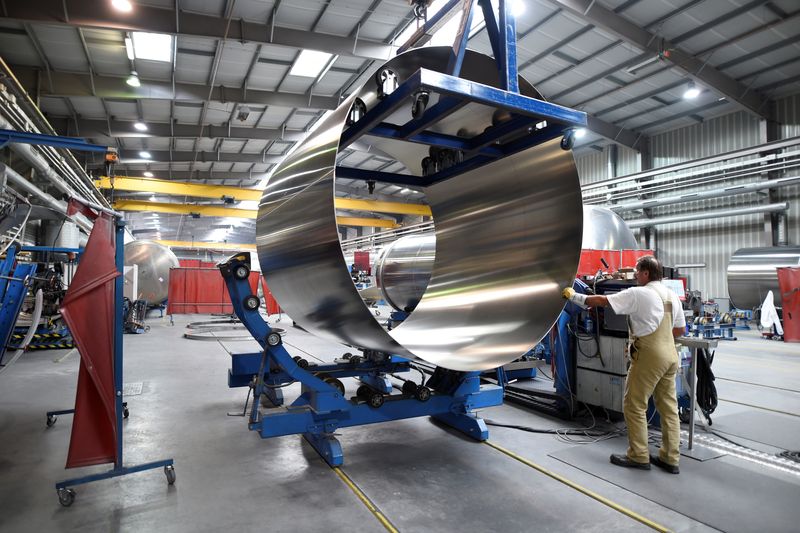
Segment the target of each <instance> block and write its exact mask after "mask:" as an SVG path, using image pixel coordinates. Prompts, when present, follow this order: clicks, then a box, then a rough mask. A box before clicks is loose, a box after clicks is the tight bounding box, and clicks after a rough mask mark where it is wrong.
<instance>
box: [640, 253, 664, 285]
mask: <svg viewBox="0 0 800 533" xmlns="http://www.w3.org/2000/svg"><path fill="white" fill-rule="evenodd" d="M633 275H634V276H635V277H636V282H637V283H638V284H639V285H647V284H648V283H650V282H651V281H658V280H660V279H661V278H662V277H663V273H662V271H661V264H660V263H659V262H658V259H656V258H655V257H653V256H652V255H643V256H642V257H640V258H639V260H638V261H636V270H635V272H634V273H633Z"/></svg>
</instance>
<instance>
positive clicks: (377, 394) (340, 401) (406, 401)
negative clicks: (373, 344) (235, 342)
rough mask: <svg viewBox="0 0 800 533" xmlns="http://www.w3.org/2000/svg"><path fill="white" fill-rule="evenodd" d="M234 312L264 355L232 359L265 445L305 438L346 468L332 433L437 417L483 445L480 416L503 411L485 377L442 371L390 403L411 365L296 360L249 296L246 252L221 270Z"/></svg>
mask: <svg viewBox="0 0 800 533" xmlns="http://www.w3.org/2000/svg"><path fill="white" fill-rule="evenodd" d="M219 269H220V271H221V272H222V276H223V278H224V279H225V284H226V286H227V287H228V292H229V294H230V297H231V302H232V303H233V307H234V311H235V312H236V315H237V316H238V317H239V319H240V320H241V321H242V323H243V324H244V325H245V327H246V328H247V329H248V331H249V332H250V334H251V335H253V338H254V339H255V340H256V341H258V343H259V344H260V345H261V347H262V349H263V351H262V352H259V353H242V354H232V355H231V368H230V370H229V371H228V386H229V387H251V388H252V389H253V403H252V408H251V411H250V414H249V424H248V427H249V429H250V430H252V431H257V432H258V434H259V435H260V436H261V437H262V438H270V437H278V436H282V435H293V434H302V435H303V436H304V437H305V439H306V440H307V441H308V442H309V443H310V444H311V445H312V446H313V447H314V449H315V450H317V452H318V453H319V454H320V456H322V458H323V459H325V461H327V462H328V464H330V465H331V466H339V465H341V464H342V463H343V461H344V456H343V453H342V448H341V445H340V443H339V441H338V440H337V439H336V438H335V437H334V436H333V433H334V432H335V431H336V430H337V429H339V428H344V427H350V426H360V425H364V424H373V423H377V422H386V421H390V420H400V419H403V418H413V417H418V416H432V417H434V418H436V419H437V420H439V421H441V422H443V423H445V424H447V425H449V426H451V427H453V428H455V429H458V430H459V431H462V432H463V433H465V434H466V435H469V436H470V437H472V438H474V439H476V440H485V439H487V438H488V436H489V433H488V430H487V428H486V424H485V423H484V422H483V420H481V419H480V418H478V417H477V416H476V415H475V413H474V411H475V410H476V409H481V408H484V407H490V406H494V405H500V404H502V403H503V390H502V388H501V387H499V386H496V385H481V383H480V375H479V373H478V372H455V371H450V370H445V369H441V368H438V369H436V372H434V374H433V375H432V376H431V377H430V378H428V380H427V382H426V383H423V384H420V385H417V384H414V383H410V385H409V382H405V386H404V387H403V393H402V394H394V395H387V394H386V393H387V392H390V391H391V383H390V382H389V380H388V378H387V376H388V375H390V374H391V375H395V374H398V373H402V372H408V371H409V370H410V369H411V363H410V362H409V361H408V360H407V359H403V358H400V357H397V356H390V355H387V354H384V353H380V352H372V351H369V350H365V351H364V352H363V356H351V357H349V358H347V359H337V360H336V361H335V362H334V363H325V364H313V363H309V362H308V361H305V360H304V359H301V358H299V357H296V358H292V356H291V355H289V353H288V352H287V351H286V349H285V348H284V347H283V344H282V341H281V337H280V335H279V334H278V333H276V332H275V331H273V330H272V328H271V327H270V326H269V324H267V322H266V321H264V319H263V318H262V317H261V315H260V314H259V311H258V309H259V305H258V299H257V297H256V296H255V295H252V294H251V293H250V285H249V283H248V277H249V274H250V253H249V252H241V253H238V254H236V255H234V256H232V257H231V258H229V259H228V260H227V261H225V262H224V263H221V264H220V265H219ZM344 377H355V378H358V379H360V380H361V382H362V383H363V385H362V386H361V387H359V393H358V394H357V396H355V397H353V398H350V399H348V398H346V397H345V390H344V385H343V384H342V383H341V381H339V378H344ZM294 382H300V384H301V386H302V387H301V393H300V396H299V397H298V398H297V399H295V400H294V401H293V402H292V403H291V405H289V406H288V407H287V408H286V409H284V410H279V411H277V412H272V411H271V412H268V413H262V412H261V411H260V409H259V406H260V398H261V396H266V397H267V398H268V399H269V400H270V402H271V403H272V404H273V405H276V406H277V405H282V404H283V403H284V399H283V395H282V394H280V387H283V386H286V385H289V384H291V383H294Z"/></svg>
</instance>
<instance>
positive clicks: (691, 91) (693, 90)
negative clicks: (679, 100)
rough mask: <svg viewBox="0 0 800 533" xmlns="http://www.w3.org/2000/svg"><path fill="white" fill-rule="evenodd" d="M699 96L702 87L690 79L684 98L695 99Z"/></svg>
mask: <svg viewBox="0 0 800 533" xmlns="http://www.w3.org/2000/svg"><path fill="white" fill-rule="evenodd" d="M698 96H700V88H699V87H696V86H695V84H694V82H693V81H690V82H689V85H688V87H686V92H684V93H683V97H684V99H686V100H693V99H695V98H697V97H698Z"/></svg>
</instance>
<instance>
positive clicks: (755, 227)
mask: <svg viewBox="0 0 800 533" xmlns="http://www.w3.org/2000/svg"><path fill="white" fill-rule="evenodd" d="M778 120H779V122H780V123H781V124H782V127H781V132H780V134H781V138H787V137H793V136H797V135H800V95H796V96H793V97H788V98H784V99H781V100H780V101H779V102H778ZM761 132H762V127H761V124H760V121H759V120H758V119H756V118H754V117H752V116H751V115H749V114H747V113H745V112H736V113H731V114H727V115H723V116H720V117H716V118H713V119H709V120H707V121H705V122H703V123H700V124H696V125H694V126H689V127H685V128H680V129H676V130H673V131H669V132H665V133H662V134H660V135H656V136H653V137H652V139H651V154H652V157H653V168H658V167H663V166H666V165H671V164H674V163H680V162H684V161H691V160H693V159H697V158H700V157H707V156H711V155H716V154H720V153H724V152H728V151H731V150H736V149H740V148H746V147H749V146H754V145H757V144H760V143H762V142H763V139H762V133H761ZM606 150H607V149H606ZM618 161H619V162H618V167H617V168H618V175H625V174H631V173H634V172H637V171H639V170H640V168H641V167H640V162H639V160H638V156H637V154H636V153H635V152H632V151H631V150H627V149H626V150H622V149H620V152H619V160H618ZM623 161H624V163H623ZM577 164H578V171H579V174H580V176H581V182H582V183H592V182H595V181H599V180H602V179H606V178H608V177H609V176H608V165H607V153H606V152H603V153H600V152H593V153H589V154H585V155H583V156H581V157H579V158H578V161H577ZM750 181H755V180H754V179H753V178H748V179H745V180H743V181H742V182H750ZM718 187H720V184H719V183H716V184H710V185H704V186H697V187H695V188H693V189H688V188H687V189H681V191H680V192H681V193H684V192H689V191H691V190H704V189H711V188H718ZM674 194H676V193H675V192H671V193H670V192H667V193H661V194H660V195H661V196H672V195H674ZM660 195H659V194H656V195H654V197H656V198H657V197H658V196H660ZM780 196H781V199H782V200H786V201H789V202H790V205H791V208H790V212H789V220H788V224H787V235H788V240H789V242H790V243H791V244H798V243H800V186H797V187H789V188H784V189H782V190H780ZM758 201H759V196H758V195H757V194H749V195H740V196H735V197H728V198H719V199H715V200H704V201H698V202H687V203H684V204H678V205H672V206H664V207H660V208H656V209H654V210H653V212H652V216H653V217H659V216H665V215H667V214H680V213H689V212H698V211H705V210H708V211H713V210H718V209H724V208H729V207H735V206H739V205H752V204H754V203H757V202H758ZM762 201H763V200H762ZM624 216H625V218H636V217H637V216H639V215H638V214H636V213H625V214H624ZM767 229H768V226H767V225H765V216H764V215H746V216H739V217H729V218H724V219H715V220H700V221H693V222H684V223H678V224H668V225H663V226H658V228H657V242H656V245H657V248H658V253H659V256H660V258H661V259H662V260H663V261H664V262H665V263H666V264H671V265H675V264H687V263H705V264H706V267H705V268H703V269H691V270H685V271H684V272H685V273H686V274H688V275H689V278H690V286H691V288H693V289H698V290H700V291H702V293H703V297H704V298H717V299H720V300H727V297H728V288H727V281H726V269H727V264H728V261H729V259H730V256H731V254H732V253H733V252H734V251H735V250H737V249H739V248H746V247H753V246H768V245H769V244H770V236H769V234H768V232H767ZM721 303H723V302H721Z"/></svg>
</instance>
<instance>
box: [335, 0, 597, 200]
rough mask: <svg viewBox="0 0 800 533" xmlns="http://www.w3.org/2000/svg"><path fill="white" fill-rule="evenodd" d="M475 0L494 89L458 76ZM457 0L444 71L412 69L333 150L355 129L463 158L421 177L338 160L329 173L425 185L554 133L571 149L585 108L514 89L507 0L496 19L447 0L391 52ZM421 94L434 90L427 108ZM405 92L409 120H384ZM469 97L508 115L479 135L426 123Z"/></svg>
mask: <svg viewBox="0 0 800 533" xmlns="http://www.w3.org/2000/svg"><path fill="white" fill-rule="evenodd" d="M476 2H477V3H478V4H479V5H480V6H481V8H482V10H483V13H484V20H485V22H486V28H487V33H488V35H489V40H490V42H491V45H492V50H493V52H494V56H495V61H496V63H497V68H498V74H499V76H500V88H496V87H490V86H488V85H484V84H481V83H476V82H472V81H469V80H465V79H463V78H459V77H458V76H459V74H460V71H461V64H462V62H463V60H464V55H465V52H466V48H467V39H468V36H469V28H470V21H471V20H472V13H473V7H474V4H475V3H476ZM459 3H461V4H462V10H463V12H464V16H463V17H462V23H461V27H460V28H459V32H458V35H457V36H456V38H455V42H454V44H453V51H452V54H451V57H450V60H449V62H448V67H447V72H448V73H446V74H444V73H441V72H435V71H432V70H428V69H424V68H420V69H419V70H417V71H416V72H415V73H414V74H412V75H411V76H410V77H409V78H408V79H407V80H404V81H403V82H402V83H400V84H399V85H398V86H397V88H396V89H394V91H392V92H391V93H390V94H388V95H387V96H386V97H385V98H383V99H382V100H381V101H380V102H379V103H378V104H376V105H375V106H374V107H373V108H372V109H370V110H369V111H367V112H366V113H365V114H364V115H363V116H362V117H361V118H359V119H358V120H357V121H356V122H355V123H353V124H352V125H351V126H350V127H348V128H347V129H346V130H345V131H344V132H343V133H342V136H341V141H340V145H339V149H340V150H342V149H344V148H346V147H347V146H349V145H350V144H352V143H353V142H354V141H355V140H357V139H358V138H360V137H361V136H363V135H373V136H376V137H384V138H388V139H395V140H400V141H406V142H412V143H419V144H424V145H428V146H437V147H440V148H446V149H453V150H458V151H460V152H461V153H462V154H463V160H462V161H461V162H459V163H456V164H454V165H452V166H449V167H447V168H444V169H441V170H438V171H437V172H435V173H433V174H428V175H425V176H422V177H418V176H411V175H408V174H396V173H391V172H375V171H365V170H363V169H356V168H350V167H343V166H337V167H336V175H337V176H339V177H342V178H350V179H359V180H371V181H381V182H386V183H392V184H395V185H404V186H408V185H413V186H418V187H427V186H430V185H433V184H434V183H438V182H440V181H443V180H446V179H449V178H452V177H453V176H456V175H458V174H461V173H463V172H466V171H469V170H473V169H475V168H478V167H480V166H482V165H485V164H487V163H490V162H492V161H495V160H497V159H500V158H503V157H506V156H509V155H512V154H514V153H517V152H519V151H522V150H525V149H527V148H531V147H533V146H536V145H538V144H542V143H544V142H547V141H550V140H552V139H555V138H558V137H562V141H561V146H562V148H564V149H565V150H569V149H571V148H572V144H573V142H574V132H575V130H576V129H578V128H584V127H586V125H587V117H586V113H584V112H582V111H577V110H574V109H570V108H567V107H563V106H560V105H556V104H551V103H549V102H545V101H544V100H539V99H537V98H530V97H527V96H523V95H521V94H520V93H519V78H518V73H517V52H516V23H515V20H514V16H513V14H512V13H511V6H510V2H508V1H506V0H500V20H499V22H498V21H497V20H496V19H495V16H494V10H493V8H492V5H491V1H490V0H451V2H449V3H448V4H447V5H446V6H445V7H444V8H442V9H441V10H440V11H439V12H438V13H437V14H436V15H434V16H433V17H432V18H431V19H430V20H429V21H428V22H427V23H426V24H425V25H424V26H423V27H421V28H420V29H419V30H418V31H417V32H416V33H415V34H414V35H413V36H412V37H411V39H410V40H409V42H408V43H406V44H404V45H403V46H402V47H401V48H400V49H399V50H398V53H399V52H403V51H405V50H408V49H409V48H411V47H412V46H413V45H414V44H415V43H416V42H418V41H420V40H421V39H422V38H423V37H424V36H425V34H426V33H427V32H428V31H430V30H431V29H432V28H435V27H437V25H438V24H439V23H440V21H441V20H442V19H443V17H444V16H445V15H446V14H447V13H448V12H449V11H451V10H453V9H455V8H456V7H457V6H458V4H459ZM421 93H425V94H430V93H437V94H439V95H440V99H439V101H438V102H437V103H436V104H434V105H433V106H431V107H430V108H427V104H426V103H422V104H421V107H419V108H418V107H417V104H418V102H419V98H418V95H420V94H421ZM412 97H413V98H414V107H413V109H414V111H415V112H413V113H412V115H413V116H415V118H413V119H412V120H410V121H408V122H407V123H405V124H391V123H388V122H385V121H384V119H386V118H387V117H389V116H391V115H392V114H393V113H394V112H395V111H396V110H397V109H398V108H400V107H401V106H403V105H407V104H408V101H409V98H412ZM425 102H427V100H425ZM471 103H475V104H481V105H485V106H487V107H490V108H493V109H503V110H506V111H508V112H509V113H510V114H511V118H510V119H509V120H507V121H505V122H501V123H499V124H496V125H493V126H490V127H489V128H487V129H486V130H485V131H484V132H483V133H481V134H479V135H476V136H474V137H472V138H468V137H458V136H455V135H447V134H443V133H438V132H434V131H431V130H429V129H428V128H429V127H430V126H432V125H435V124H436V123H438V122H439V121H441V120H443V119H444V118H446V117H447V116H449V115H450V114H452V113H454V112H456V111H458V110H459V109H461V108H462V107H464V106H466V105H468V104H471ZM540 124H546V125H545V126H543V127H538V128H537V125H540Z"/></svg>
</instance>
